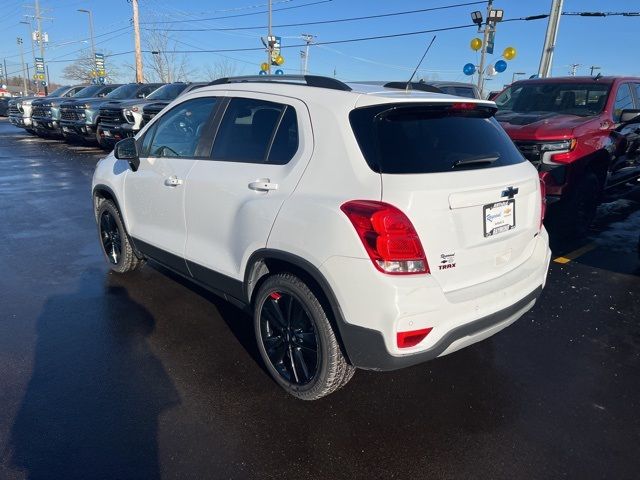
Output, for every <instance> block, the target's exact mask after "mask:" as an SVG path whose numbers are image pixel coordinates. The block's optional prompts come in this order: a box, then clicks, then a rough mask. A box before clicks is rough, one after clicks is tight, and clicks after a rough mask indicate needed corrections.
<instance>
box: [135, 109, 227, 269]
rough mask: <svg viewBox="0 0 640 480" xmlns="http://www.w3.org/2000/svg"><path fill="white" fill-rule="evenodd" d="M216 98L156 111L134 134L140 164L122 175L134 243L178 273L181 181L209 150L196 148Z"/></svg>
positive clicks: (180, 266) (183, 231)
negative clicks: (158, 113) (148, 124)
mask: <svg viewBox="0 0 640 480" xmlns="http://www.w3.org/2000/svg"><path fill="white" fill-rule="evenodd" d="M217 103H218V100H217V98H216V97H199V98H192V99H190V100H186V101H184V102H182V103H180V104H178V105H176V106H174V107H173V108H172V109H171V110H169V111H167V112H166V113H165V114H163V115H162V116H160V117H158V119H157V120H156V121H155V122H154V123H153V125H151V127H150V128H149V129H147V131H146V132H145V134H144V136H143V137H142V138H141V139H140V140H139V151H140V167H139V168H138V169H137V171H135V172H132V171H130V172H129V173H128V174H127V177H126V179H125V186H124V190H125V202H126V214H127V219H128V224H129V233H130V235H131V236H132V237H133V238H134V242H135V243H136V246H137V247H138V248H139V249H140V250H142V251H143V252H144V253H145V254H147V255H149V256H150V257H152V258H155V259H156V260H158V261H160V262H162V263H164V264H166V265H167V266H169V267H171V268H173V269H175V270H177V271H179V272H181V273H187V272H186V266H185V263H184V246H185V240H186V227H185V218H184V193H185V186H186V185H185V181H186V178H187V176H188V174H189V171H190V170H191V169H192V168H193V166H194V165H195V164H196V162H197V159H198V158H199V157H202V156H204V155H208V153H209V151H208V150H204V151H202V150H200V149H201V144H203V142H204V143H206V140H203V139H206V137H207V131H208V129H207V128H208V125H209V122H210V121H211V120H212V118H213V115H214V111H215V109H216V107H217ZM209 141H210V140H209Z"/></svg>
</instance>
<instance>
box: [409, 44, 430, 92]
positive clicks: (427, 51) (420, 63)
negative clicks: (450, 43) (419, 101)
mask: <svg viewBox="0 0 640 480" xmlns="http://www.w3.org/2000/svg"><path fill="white" fill-rule="evenodd" d="M435 40H436V36H435V35H434V36H433V38H432V39H431V41H430V42H429V46H428V47H427V49H426V50H425V51H424V54H423V55H422V58H421V59H420V61H419V62H418V65H416V69H415V70H414V71H413V73H412V74H411V78H409V81H408V82H407V86H406V87H405V90H406V91H407V92H408V91H409V90H410V89H411V80H413V77H415V76H416V73H417V72H418V69H419V68H420V65H422V61H423V60H424V57H426V56H427V53H429V50H430V49H431V45H433V42H434V41H435Z"/></svg>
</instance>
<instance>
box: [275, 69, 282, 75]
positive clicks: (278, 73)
mask: <svg viewBox="0 0 640 480" xmlns="http://www.w3.org/2000/svg"><path fill="white" fill-rule="evenodd" d="M276 75H284V71H283V70H280V69H278V70H276Z"/></svg>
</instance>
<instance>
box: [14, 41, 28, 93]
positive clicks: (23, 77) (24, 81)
mask: <svg viewBox="0 0 640 480" xmlns="http://www.w3.org/2000/svg"><path fill="white" fill-rule="evenodd" d="M16 41H17V42H18V46H19V47H20V60H21V61H22V88H23V92H22V93H23V95H24V96H26V95H27V78H26V76H25V69H24V49H23V48H22V39H21V38H20V37H18V38H17V39H16Z"/></svg>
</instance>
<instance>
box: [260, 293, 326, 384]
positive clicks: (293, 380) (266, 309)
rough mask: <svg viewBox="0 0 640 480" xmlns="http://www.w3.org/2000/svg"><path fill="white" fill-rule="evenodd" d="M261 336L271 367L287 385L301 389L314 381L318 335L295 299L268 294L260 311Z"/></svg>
mask: <svg viewBox="0 0 640 480" xmlns="http://www.w3.org/2000/svg"><path fill="white" fill-rule="evenodd" d="M260 335H261V340H262V344H263V346H264V349H265V351H266V353H267V356H268V358H269V361H270V362H271V365H272V366H273V368H274V369H275V370H276V371H277V372H278V374H279V375H280V376H281V377H282V378H283V379H284V380H285V381H287V382H288V383H290V384H294V385H298V386H303V385H307V384H309V383H310V382H312V381H313V379H314V378H315V376H316V374H317V372H318V368H319V364H320V356H319V354H318V345H319V341H318V335H317V332H316V329H315V328H314V324H313V322H312V321H311V318H310V316H309V312H307V310H306V309H305V307H304V305H303V304H302V302H300V301H299V300H298V299H297V298H296V296H295V295H293V294H292V293H289V292H283V291H273V292H270V293H269V294H268V297H267V298H266V300H265V301H264V303H263V304H262V309H261V311H260Z"/></svg>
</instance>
